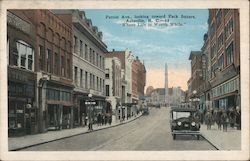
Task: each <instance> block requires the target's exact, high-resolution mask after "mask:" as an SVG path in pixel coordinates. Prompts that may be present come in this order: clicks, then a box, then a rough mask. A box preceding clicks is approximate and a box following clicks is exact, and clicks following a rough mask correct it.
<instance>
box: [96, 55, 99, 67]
mask: <svg viewBox="0 0 250 161" xmlns="http://www.w3.org/2000/svg"><path fill="white" fill-rule="evenodd" d="M98 59H99V54H98V53H96V66H98V67H99V61H98Z"/></svg>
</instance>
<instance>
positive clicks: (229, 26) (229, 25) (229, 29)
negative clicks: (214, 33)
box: [225, 18, 233, 38]
mask: <svg viewBox="0 0 250 161" xmlns="http://www.w3.org/2000/svg"><path fill="white" fill-rule="evenodd" d="M225 32H226V35H225V36H226V38H228V37H229V36H230V35H231V34H232V33H233V19H232V18H231V19H230V20H229V21H228V23H227V24H226V27H225Z"/></svg>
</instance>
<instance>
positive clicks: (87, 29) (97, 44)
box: [53, 10, 111, 126]
mask: <svg viewBox="0 0 250 161" xmlns="http://www.w3.org/2000/svg"><path fill="white" fill-rule="evenodd" d="M53 12H54V13H55V14H56V15H57V16H58V17H59V18H61V19H63V20H64V21H65V22H67V24H68V25H69V26H71V27H72V31H73V34H72V39H73V54H74V57H73V68H72V70H73V81H74V85H75V88H74V123H75V126H77V125H81V124H83V120H84V118H85V117H86V116H87V114H88V107H87V105H85V102H86V101H87V100H88V99H90V98H88V94H91V95H92V98H91V99H93V100H95V102H96V105H95V107H94V108H95V109H94V116H96V115H97V114H98V113H111V109H110V108H107V107H108V106H107V104H106V100H105V99H106V96H105V59H104V57H105V55H104V54H105V53H106V52H107V46H106V45H105V44H104V42H103V41H102V32H100V31H99V30H98V28H97V27H96V26H93V24H92V21H91V20H90V19H88V18H87V17H86V16H85V12H84V11H79V10H53ZM84 124H85V123H84Z"/></svg>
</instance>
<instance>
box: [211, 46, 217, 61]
mask: <svg viewBox="0 0 250 161" xmlns="http://www.w3.org/2000/svg"><path fill="white" fill-rule="evenodd" d="M215 47H216V46H215V44H213V45H212V47H211V59H212V58H213V57H214V56H215V55H216V50H215Z"/></svg>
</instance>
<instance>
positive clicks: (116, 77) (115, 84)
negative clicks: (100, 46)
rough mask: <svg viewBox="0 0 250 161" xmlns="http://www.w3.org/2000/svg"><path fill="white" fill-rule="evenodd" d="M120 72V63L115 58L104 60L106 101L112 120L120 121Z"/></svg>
mask: <svg viewBox="0 0 250 161" xmlns="http://www.w3.org/2000/svg"><path fill="white" fill-rule="evenodd" d="M107 55H108V54H107ZM121 74H122V71H121V62H120V59H118V58H117V57H110V58H109V57H108V56H107V57H106V58H105V87H106V88H105V89H106V97H107V98H106V100H107V101H108V102H110V103H111V107H112V111H113V115H112V116H113V118H112V120H116V121H117V120H120V119H121V118H122V116H121V115H119V114H121V113H119V109H118V108H119V105H121V96H122V76H121Z"/></svg>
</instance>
